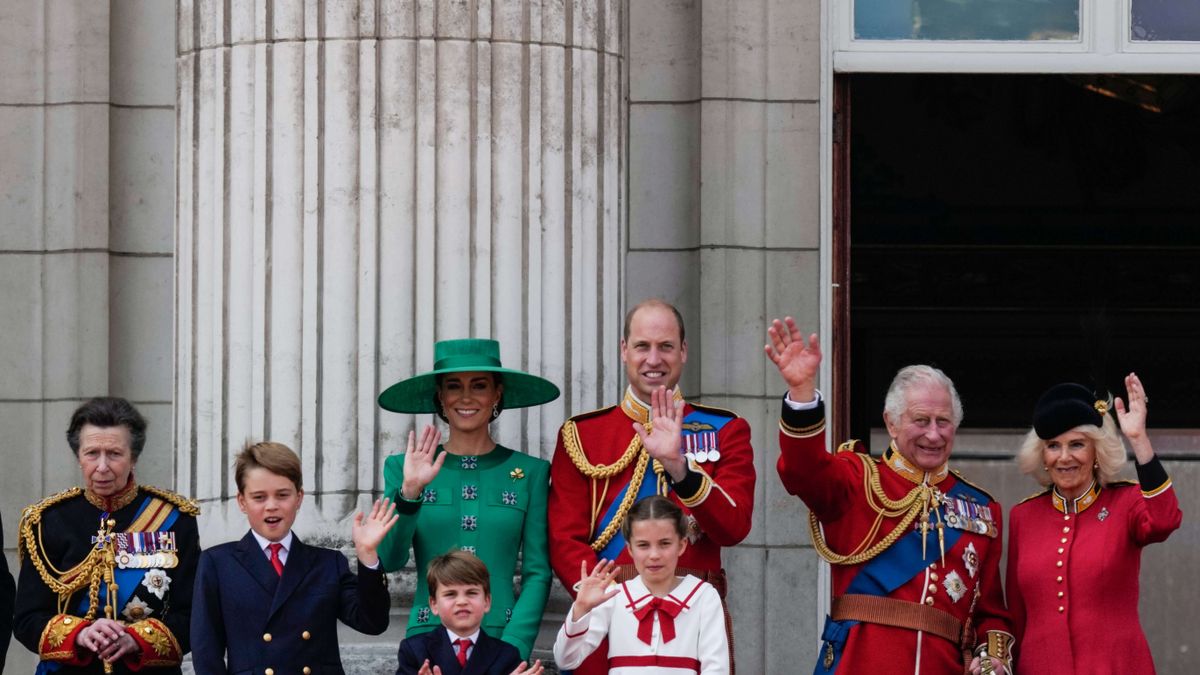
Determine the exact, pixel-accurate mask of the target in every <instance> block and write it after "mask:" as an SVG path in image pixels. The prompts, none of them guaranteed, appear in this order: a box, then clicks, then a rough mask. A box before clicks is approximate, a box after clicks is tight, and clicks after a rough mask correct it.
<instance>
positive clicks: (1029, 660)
mask: <svg viewBox="0 0 1200 675" xmlns="http://www.w3.org/2000/svg"><path fill="white" fill-rule="evenodd" d="M1151 465H1155V466H1154V467H1151ZM1161 466H1162V465H1161V464H1159V462H1158V460H1157V459H1155V460H1152V461H1151V462H1150V463H1149V464H1147V465H1146V466H1145V467H1142V466H1139V467H1138V474H1139V478H1140V479H1141V481H1142V489H1141V490H1139V489H1138V487H1137V486H1136V485H1131V484H1115V485H1109V486H1107V487H1105V488H1103V489H1097V488H1095V487H1093V490H1092V491H1090V492H1089V493H1087V494H1085V495H1083V496H1082V497H1080V499H1079V500H1076V502H1075V503H1074V504H1072V503H1070V502H1066V501H1064V500H1063V499H1061V498H1059V497H1058V495H1056V494H1055V493H1054V492H1053V491H1050V490H1048V491H1046V492H1044V493H1042V494H1040V495H1038V496H1036V497H1032V498H1030V499H1028V500H1026V501H1024V502H1021V503H1020V504H1018V505H1016V506H1014V507H1013V509H1012V513H1011V514H1010V527H1011V530H1010V532H1011V541H1010V543H1009V548H1008V581H1007V587H1008V603H1009V607H1010V608H1011V610H1012V615H1013V628H1014V629H1015V634H1016V637H1017V648H1016V657H1017V672H1018V673H1096V674H1097V675H1104V674H1105V673H1111V674H1114V675H1115V674H1116V673H1120V675H1143V674H1152V673H1154V661H1153V660H1152V658H1151V656H1150V648H1149V646H1148V645H1147V644H1146V636H1145V635H1144V634H1143V633H1142V626H1141V623H1140V622H1139V620H1138V572H1139V569H1140V567H1141V560H1142V547H1143V546H1145V545H1146V544H1150V543H1154V542H1159V541H1163V540H1164V539H1166V538H1167V536H1168V535H1169V534H1170V533H1171V532H1173V531H1174V530H1175V529H1176V528H1178V527H1179V524H1180V522H1181V521H1182V519H1183V515H1182V513H1181V512H1180V511H1179V502H1178V501H1177V499H1176V497H1175V490H1174V489H1173V488H1172V487H1171V482H1170V479H1168V478H1167V477H1166V472H1165V471H1163V470H1162V468H1161ZM1156 469H1157V470H1156ZM1148 483H1149V485H1148ZM1060 595H1061V597H1060Z"/></svg>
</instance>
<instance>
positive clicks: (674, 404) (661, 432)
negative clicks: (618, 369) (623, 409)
mask: <svg viewBox="0 0 1200 675" xmlns="http://www.w3.org/2000/svg"><path fill="white" fill-rule="evenodd" d="M633 429H634V431H636V432H637V434H638V436H641V437H642V447H644V448H646V452H647V453H649V454H650V457H651V458H652V459H657V460H658V461H659V462H661V463H662V465H663V468H664V469H666V470H667V473H669V474H671V479H672V480H675V481H681V480H683V479H684V477H685V476H686V475H687V460H685V459H684V457H683V454H682V453H680V452H679V448H680V447H681V445H682V442H683V401H676V400H675V398H674V393H673V392H670V391H667V389H666V387H659V388H658V389H655V390H654V391H653V392H651V393H650V431H649V432H647V431H646V427H644V426H642V423H641V422H634V423H633Z"/></svg>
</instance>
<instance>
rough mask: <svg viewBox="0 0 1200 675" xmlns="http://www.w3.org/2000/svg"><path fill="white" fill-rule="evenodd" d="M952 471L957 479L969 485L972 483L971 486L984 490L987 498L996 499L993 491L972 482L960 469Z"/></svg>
mask: <svg viewBox="0 0 1200 675" xmlns="http://www.w3.org/2000/svg"><path fill="white" fill-rule="evenodd" d="M950 473H952V474H954V477H955V478H957V479H959V480H961V481H962V482H964V483H966V484H967V485H970V486H971V487H973V488H975V489H976V490H979V491H980V492H982V493H983V494H985V495H987V498H988V499H990V500H992V501H996V498H995V497H994V496H992V493H990V492H988V491H987V490H984V489H983V488H981V487H979V486H978V485H976V484H974V483H972V482H971V481H969V480H967V479H966V478H964V477H963V475H962V474H961V473H959V472H958V471H956V470H954V469H950Z"/></svg>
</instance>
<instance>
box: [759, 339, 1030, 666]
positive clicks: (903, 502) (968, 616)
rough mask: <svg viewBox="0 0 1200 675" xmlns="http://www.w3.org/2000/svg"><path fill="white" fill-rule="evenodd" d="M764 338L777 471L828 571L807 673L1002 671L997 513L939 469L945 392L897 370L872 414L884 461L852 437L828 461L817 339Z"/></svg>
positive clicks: (1004, 646) (949, 436) (944, 464)
mask: <svg viewBox="0 0 1200 675" xmlns="http://www.w3.org/2000/svg"><path fill="white" fill-rule="evenodd" d="M767 333H768V335H769V337H770V340H771V343H770V344H768V345H767V346H766V353H767V356H768V357H769V358H770V359H771V360H772V361H773V362H774V363H775V365H776V366H777V367H778V368H779V372H780V374H781V375H782V376H783V379H784V380H785V381H786V382H787V385H788V392H787V395H786V396H785V398H784V402H783V412H782V419H781V420H780V422H779V444H780V447H781V449H782V454H781V455H780V457H779V465H778V468H779V476H780V478H781V479H783V484H784V486H785V487H786V488H787V490H788V492H790V493H791V494H794V495H797V496H799V497H800V498H801V499H803V500H804V503H805V504H807V505H808V508H809V513H810V525H811V529H812V536H813V545H814V546H815V547H816V549H817V552H818V553H819V554H820V555H821V556H822V557H823V558H825V559H826V560H827V561H829V562H830V563H831V564H832V566H833V567H832V570H833V603H832V607H831V611H830V616H829V617H827V620H826V623H825V628H824V632H823V634H822V636H821V638H822V640H823V642H822V645H821V653H820V654H819V656H818V659H817V667H816V670H815V672H816V673H818V674H820V675H825V674H828V673H839V674H857V673H883V672H886V673H915V674H919V675H943V674H944V675H958V674H959V673H962V672H963V668H964V665H967V666H969V668H970V670H971V672H972V673H980V672H982V673H993V672H994V673H1006V672H1008V671H1009V669H1010V668H1011V666H1010V665H1009V664H1010V663H1011V657H1010V649H1011V643H1012V633H1011V630H1010V628H1009V618H1008V612H1007V610H1006V609H1005V606H1004V592H1003V589H1002V588H1001V586H1000V555H1001V552H1002V543H1003V537H1002V536H1001V533H1002V531H1003V526H1002V521H1001V517H1002V514H1003V511H1002V510H1001V508H1000V505H999V504H998V503H997V502H996V501H995V500H994V499H992V497H991V496H990V495H989V494H987V493H986V492H984V491H983V490H981V489H979V488H978V487H976V486H974V485H971V484H969V483H967V482H966V481H965V480H964V479H963V478H962V477H961V476H959V475H958V474H957V473H955V472H953V471H951V470H950V468H949V466H948V461H949V459H950V453H951V451H952V450H953V448H954V436H955V432H956V431H957V428H958V425H959V423H960V422H961V421H962V403H961V402H960V401H959V398H958V393H957V392H956V391H955V390H954V384H953V383H952V382H951V381H950V379H949V378H948V377H946V375H945V374H944V373H942V371H940V370H938V369H936V368H932V367H929V366H908V367H906V368H903V369H901V370H900V372H899V373H897V375H896V378H895V379H894V380H893V381H892V386H891V388H890V389H889V390H888V395H887V400H886V402H885V405H884V414H883V419H884V423H885V425H886V426H887V430H888V435H889V436H891V438H892V442H891V445H890V446H889V447H888V449H887V450H886V451H885V452H884V454H883V457H882V458H872V457H871V456H870V455H868V454H866V451H865V448H863V447H862V445H861V444H860V443H858V441H849V442H847V443H844V444H842V446H841V447H840V448H839V449H838V452H837V453H835V454H829V453H828V452H826V450H825V412H824V403H823V402H822V401H821V397H820V394H819V392H817V391H816V389H815V387H814V383H815V381H816V373H817V368H818V366H819V365H820V362H821V351H820V347H819V345H818V342H817V336H816V334H813V335H812V336H810V338H809V342H808V344H807V345H806V344H805V343H804V338H803V336H802V335H801V333H800V331H799V330H798V329H797V328H796V324H795V322H794V321H793V320H792V318H791V317H788V318H787V319H786V325H785V323H784V322H781V321H779V320H776V321H774V323H773V324H772V326H771V327H770V328H769V329H768V330H767ZM981 657H985V658H981Z"/></svg>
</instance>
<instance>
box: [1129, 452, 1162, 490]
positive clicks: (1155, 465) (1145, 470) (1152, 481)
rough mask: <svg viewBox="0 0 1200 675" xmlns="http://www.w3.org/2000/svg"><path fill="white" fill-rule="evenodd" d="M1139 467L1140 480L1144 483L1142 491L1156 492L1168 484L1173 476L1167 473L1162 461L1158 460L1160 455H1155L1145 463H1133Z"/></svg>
mask: <svg viewBox="0 0 1200 675" xmlns="http://www.w3.org/2000/svg"><path fill="white" fill-rule="evenodd" d="M1133 465H1134V467H1135V468H1136V469H1137V476H1138V482H1139V483H1141V484H1142V492H1154V491H1155V490H1158V489H1160V488H1162V486H1164V485H1166V484H1167V481H1169V480H1171V477H1170V476H1168V475H1167V470H1166V469H1165V468H1163V465H1162V462H1160V461H1158V455H1155V456H1154V457H1152V458H1151V459H1150V461H1149V462H1146V463H1145V464H1138V463H1137V462H1136V461H1135V462H1134V463H1133Z"/></svg>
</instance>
